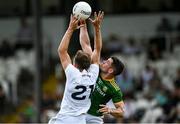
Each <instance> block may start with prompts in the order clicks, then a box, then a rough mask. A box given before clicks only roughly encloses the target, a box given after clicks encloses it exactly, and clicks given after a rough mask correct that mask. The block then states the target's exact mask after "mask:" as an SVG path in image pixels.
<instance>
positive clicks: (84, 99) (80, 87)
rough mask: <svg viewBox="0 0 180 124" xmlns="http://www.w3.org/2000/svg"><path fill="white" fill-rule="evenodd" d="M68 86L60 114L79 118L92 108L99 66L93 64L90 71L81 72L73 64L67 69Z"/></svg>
mask: <svg viewBox="0 0 180 124" xmlns="http://www.w3.org/2000/svg"><path fill="white" fill-rule="evenodd" d="M65 74H66V86H65V91H64V96H63V99H62V103H61V109H60V111H59V114H61V115H72V116H78V115H80V114H83V113H86V112H87V111H88V109H89V108H90V104H91V101H90V94H91V93H92V91H93V89H94V85H95V83H96V80H97V78H98V74H99V66H98V65H97V64H91V65H90V68H89V70H88V71H86V70H83V71H82V72H80V71H79V70H78V69H77V68H76V67H74V66H73V65H72V64H69V65H68V66H67V68H66V69H65Z"/></svg>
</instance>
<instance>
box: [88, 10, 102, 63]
mask: <svg viewBox="0 0 180 124" xmlns="http://www.w3.org/2000/svg"><path fill="white" fill-rule="evenodd" d="M94 17H95V19H94V20H92V19H89V20H90V21H91V23H92V24H93V26H94V50H93V53H92V55H91V59H92V63H97V64H99V62H100V55H101V49H102V36H101V22H102V20H103V17H104V12H101V11H99V13H98V14H97V13H96V12H95V13H94Z"/></svg>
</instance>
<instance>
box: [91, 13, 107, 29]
mask: <svg viewBox="0 0 180 124" xmlns="http://www.w3.org/2000/svg"><path fill="white" fill-rule="evenodd" d="M103 17H104V12H103V11H99V12H98V14H97V13H96V12H94V20H93V19H91V18H89V20H90V22H91V23H92V24H93V25H94V27H95V28H100V26H101V22H102V20H103Z"/></svg>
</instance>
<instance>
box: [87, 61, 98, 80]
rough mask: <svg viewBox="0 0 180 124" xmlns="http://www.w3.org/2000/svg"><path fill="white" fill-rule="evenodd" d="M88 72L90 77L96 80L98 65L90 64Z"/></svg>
mask: <svg viewBox="0 0 180 124" xmlns="http://www.w3.org/2000/svg"><path fill="white" fill-rule="evenodd" d="M89 72H90V73H91V74H92V79H94V80H96V79H97V77H98V75H99V65H97V64H91V66H90V68H89Z"/></svg>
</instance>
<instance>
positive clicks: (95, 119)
mask: <svg viewBox="0 0 180 124" xmlns="http://www.w3.org/2000/svg"><path fill="white" fill-rule="evenodd" d="M86 124H103V116H94V115H90V114H86Z"/></svg>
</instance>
